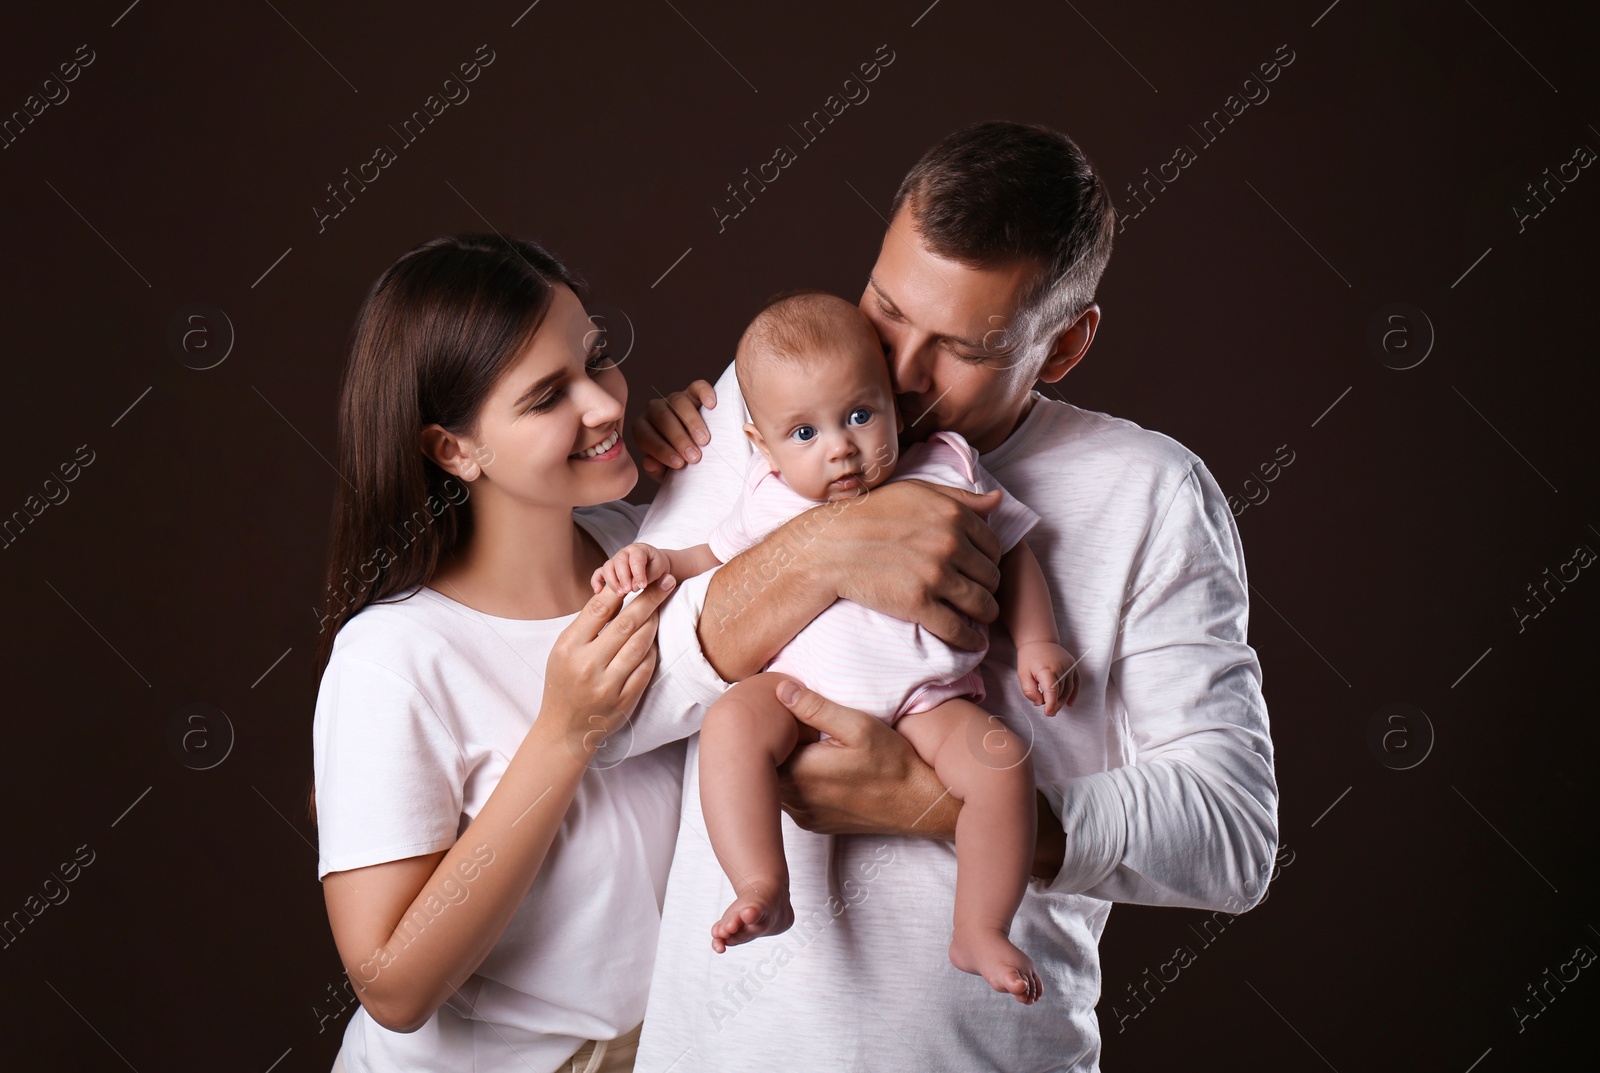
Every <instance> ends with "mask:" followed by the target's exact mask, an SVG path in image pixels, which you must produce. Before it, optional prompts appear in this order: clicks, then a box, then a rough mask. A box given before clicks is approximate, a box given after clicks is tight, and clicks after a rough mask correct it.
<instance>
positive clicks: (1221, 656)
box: [1040, 460, 1278, 913]
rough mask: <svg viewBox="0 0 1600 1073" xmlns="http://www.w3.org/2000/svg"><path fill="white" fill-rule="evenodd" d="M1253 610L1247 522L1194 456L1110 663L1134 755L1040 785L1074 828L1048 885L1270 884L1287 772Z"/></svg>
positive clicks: (1150, 900) (1141, 892)
mask: <svg viewBox="0 0 1600 1073" xmlns="http://www.w3.org/2000/svg"><path fill="white" fill-rule="evenodd" d="M1248 620H1249V589H1248V582H1247V580H1246V576H1245V565H1244V553H1243V549H1242V546H1241V542H1240V539H1239V532H1238V528H1237V526H1236V525H1235V523H1234V520H1233V514H1232V512H1231V511H1230V510H1229V509H1228V506H1227V503H1226V501H1225V499H1224V497H1223V495H1222V492H1221V490H1220V489H1219V488H1218V487H1217V483H1216V481H1215V479H1214V478H1213V477H1212V476H1211V473H1210V472H1209V471H1208V470H1207V469H1206V467H1205V465H1204V464H1203V463H1202V462H1200V461H1199V460H1195V461H1194V463H1193V465H1192V466H1191V468H1190V470H1189V473H1188V474H1187V476H1186V477H1185V478H1184V479H1183V481H1182V482H1181V484H1180V485H1179V486H1178V489H1177V491H1176V494H1175V495H1174V497H1173V499H1172V501H1171V503H1170V504H1169V506H1168V507H1167V509H1166V511H1165V514H1164V516H1163V517H1162V518H1161V520H1160V521H1159V522H1158V523H1157V524H1156V526H1155V528H1154V530H1153V531H1152V533H1151V535H1150V537H1149V538H1148V540H1147V542H1146V545H1145V547H1144V549H1143V553H1142V554H1141V555H1140V556H1139V557H1138V558H1137V559H1136V561H1135V564H1134V567H1133V571H1132V576H1131V577H1130V579H1129V584H1128V590H1127V599H1126V603H1125V604H1124V606H1123V621H1122V629H1121V632H1120V634H1119V641H1118V645H1117V651H1116V653H1115V656H1114V658H1113V660H1112V664H1111V679H1112V683H1113V686H1114V688H1115V689H1116V690H1117V692H1118V694H1120V698H1121V701H1122V704H1123V705H1124V707H1125V708H1126V711H1127V717H1128V724H1129V727H1130V729H1131V732H1132V735H1133V739H1134V744H1135V748H1136V757H1135V760H1134V762H1133V763H1132V764H1128V765H1125V766H1123V767H1119V768H1115V769H1112V770H1110V771H1104V772H1098V773H1096V774H1093V775H1087V776H1083V777H1080V778H1077V779H1073V780H1070V781H1069V782H1067V783H1066V784H1065V785H1064V786H1045V785H1041V787H1040V789H1041V790H1042V791H1043V792H1044V793H1045V795H1046V797H1047V798H1048V799H1049V800H1050V803H1051V805H1052V806H1054V807H1055V809H1056V814H1057V815H1058V816H1060V817H1061V821H1062V828H1063V830H1064V831H1065V832H1066V836H1067V838H1066V860H1065V863H1064V864H1063V866H1062V869H1061V873H1060V874H1059V875H1058V876H1057V877H1056V879H1055V880H1054V881H1053V882H1052V883H1051V884H1049V886H1048V889H1049V890H1051V891H1055V892H1060V893H1081V894H1086V895H1089V896H1090V897H1094V898H1103V899H1105V900H1108V901H1119V902H1137V903H1141V904H1146V905H1176V906H1189V907H1194V908H1201V909H1220V910H1222V911H1224V912H1230V913H1239V912H1243V911H1244V910H1246V909H1249V908H1251V907H1253V906H1254V905H1256V904H1257V903H1258V902H1259V901H1260V900H1261V898H1262V896H1263V895H1264V894H1265V893H1266V887H1267V878H1268V876H1269V875H1270V873H1271V870H1272V866H1273V858H1274V856H1275V855H1276V852H1277V843H1278V815H1277V812H1278V787H1277V781H1276V779H1275V777H1274V774H1273V757H1272V739H1271V737H1270V735H1269V732H1268V725H1267V709H1266V702H1265V700H1264V699H1263V697H1262V693H1261V665H1260V662H1259V661H1258V660H1257V658H1256V653H1255V651H1254V650H1253V649H1252V648H1251V647H1250V645H1249V644H1248V643H1247V642H1246V629H1247V626H1248Z"/></svg>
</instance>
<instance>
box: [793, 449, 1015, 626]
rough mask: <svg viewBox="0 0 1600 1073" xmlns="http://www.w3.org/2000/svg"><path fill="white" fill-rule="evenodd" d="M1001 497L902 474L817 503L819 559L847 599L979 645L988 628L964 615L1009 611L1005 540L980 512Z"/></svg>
mask: <svg viewBox="0 0 1600 1073" xmlns="http://www.w3.org/2000/svg"><path fill="white" fill-rule="evenodd" d="M999 502H1000V493H999V492H998V491H994V492H987V493H984V494H982V495H979V494H977V493H973V492H968V491H965V490H964V489H960V488H952V487H950V486H948V485H943V484H931V483H929V482H927V481H920V480H908V481H895V482H893V483H890V484H883V485H880V486H878V487H877V488H874V489H873V490H872V491H870V492H868V493H867V494H866V495H864V496H861V497H859V498H858V499H854V500H849V501H847V506H845V507H843V508H834V509H833V510H832V511H831V512H829V513H824V512H825V511H828V510H829V508H818V509H817V510H816V511H814V512H813V514H816V515H817V522H818V523H820V525H821V526H822V528H821V529H820V535H821V536H822V539H821V540H818V541H816V544H815V547H814V549H808V551H813V554H812V555H811V556H810V558H811V566H812V568H813V569H814V570H816V571H817V572H818V573H819V574H821V575H822V576H824V577H828V578H831V579H833V580H834V583H835V589H836V591H837V593H838V595H839V596H840V597H841V598H843V599H849V600H854V601H855V602H856V603H859V604H864V605H865V606H867V607H870V608H872V609H873V610H874V611H881V612H883V613H884V614H886V615H891V616H893V617H894V618H898V619H903V620H905V621H907V622H915V623H917V624H918V625H920V626H921V627H923V629H926V630H927V631H928V632H930V633H932V634H934V635H935V636H936V637H938V638H940V639H941V640H943V641H945V642H947V643H948V644H952V645H955V646H956V647H957V648H964V649H967V650H968V651H976V650H977V649H980V648H982V647H983V646H984V639H983V636H982V635H981V634H980V633H979V632H978V631H977V630H976V629H974V628H973V627H972V625H971V624H969V623H967V622H965V621H963V619H962V616H963V615H965V616H967V617H968V618H972V619H976V620H977V621H979V622H985V623H988V622H993V621H994V620H995V619H996V618H997V617H998V616H999V613H1000V605H999V604H997V603H996V602H995V599H994V591H995V589H996V588H997V587H998V586H999V584H1000V567H999V562H1000V556H1001V550H1000V541H999V538H998V537H996V536H995V534H994V530H993V529H991V528H990V527H989V525H988V523H986V522H985V521H984V520H983V518H982V517H980V515H983V514H987V513H988V512H989V511H991V510H993V509H994V508H995V506H996V505H998V504H999Z"/></svg>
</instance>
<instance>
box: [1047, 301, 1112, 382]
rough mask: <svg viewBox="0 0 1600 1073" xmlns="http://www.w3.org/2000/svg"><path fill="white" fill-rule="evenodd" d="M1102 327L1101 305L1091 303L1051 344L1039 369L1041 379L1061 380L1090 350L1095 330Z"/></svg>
mask: <svg viewBox="0 0 1600 1073" xmlns="http://www.w3.org/2000/svg"><path fill="white" fill-rule="evenodd" d="M1099 327H1100V307H1099V306H1098V305H1090V306H1089V308H1088V309H1085V310H1084V311H1083V312H1082V313H1079V314H1078V316H1077V319H1076V320H1074V321H1073V322H1072V323H1071V324H1069V325H1067V326H1066V327H1065V328H1063V329H1061V331H1060V332H1059V333H1057V335H1056V337H1055V341H1054V342H1053V343H1051V345H1050V354H1049V356H1048V357H1046V358H1045V359H1044V365H1043V366H1041V367H1040V369H1039V379H1040V380H1043V381H1044V382H1045V383H1047V384H1053V383H1055V382H1056V381H1057V380H1060V379H1061V378H1062V377H1063V376H1066V375H1067V373H1069V372H1071V371H1072V367H1073V366H1074V365H1076V364H1078V362H1079V361H1081V360H1082V359H1083V356H1084V355H1085V354H1087V353H1088V352H1089V344H1090V343H1092V342H1094V333H1095V330H1096V329H1098V328H1099Z"/></svg>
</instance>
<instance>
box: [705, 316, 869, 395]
mask: <svg viewBox="0 0 1600 1073" xmlns="http://www.w3.org/2000/svg"><path fill="white" fill-rule="evenodd" d="M852 343H854V344H864V345H865V346H867V348H868V349H870V350H873V351H877V350H878V349H879V343H878V333H877V331H876V330H874V328H873V327H872V322H871V321H869V320H867V317H866V314H864V313H862V312H861V309H860V307H859V306H857V305H856V304H855V303H854V302H849V301H846V300H845V299H843V298H840V297H839V296H838V295H836V294H829V293H828V292H827V291H819V290H809V289H807V290H795V291H784V292H783V293H781V294H775V295H773V296H772V297H771V298H768V299H767V303H766V305H764V306H762V307H761V310H760V312H758V313H757V314H756V315H755V317H754V318H753V319H752V320H751V321H750V325H749V327H747V328H745V330H744V335H742V336H740V337H739V349H738V351H737V352H736V353H735V355H734V375H736V376H737V377H738V378H739V390H740V391H741V392H743V393H744V397H745V399H746V400H748V399H749V398H750V375H751V374H752V373H753V372H754V371H755V370H756V369H757V368H759V367H760V366H761V365H763V364H765V363H766V362H769V361H774V360H776V361H786V362H790V363H792V364H797V365H804V364H805V363H807V362H808V361H809V360H810V359H811V358H813V357H815V356H816V355H817V353H818V352H820V351H827V350H836V349H838V348H839V347H840V346H848V345H851V344H852Z"/></svg>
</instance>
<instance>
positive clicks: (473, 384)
mask: <svg viewBox="0 0 1600 1073" xmlns="http://www.w3.org/2000/svg"><path fill="white" fill-rule="evenodd" d="M583 296H584V287H583V284H582V283H581V281H580V280H579V279H578V278H577V277H576V276H575V275H574V274H573V273H571V272H570V271H569V270H568V269H567V268H566V267H565V266H563V265H562V264H561V263H560V262H559V261H557V260H556V259H555V258H554V257H552V256H551V255H550V254H549V253H547V252H546V251H544V250H543V249H541V248H540V247H538V246H537V245H534V244H533V243H530V242H519V241H514V240H506V239H502V238H499V237H497V236H462V237H459V238H442V239H436V240H434V241H431V242H427V243H424V244H423V245H421V246H419V247H417V248H416V249H414V250H412V251H411V252H409V253H407V254H406V255H405V256H403V257H401V258H400V259H399V260H398V261H397V262H395V264H394V265H392V266H391V267H390V268H389V269H388V270H387V271H385V272H384V274H383V275H382V277H380V278H379V280H378V281H377V283H376V284H374V285H373V288H372V290H371V291H370V292H369V294H368V295H367V298H366V300H365V302H364V303H363V305H362V308H361V312H360V315H359V317H358V319H357V322H356V329H355V334H354V341H353V345H352V350H351V355H350V362H349V366H348V368H347V370H346V374H345V381H344V386H343V391H342V397H341V400H340V414H339V440H340V445H339V458H340V471H341V473H342V474H343V476H344V480H343V481H342V482H341V483H340V485H339V487H338V504H337V507H336V510H335V514H334V533H333V549H332V555H331V559H330V563H329V568H328V578H329V586H328V595H327V609H326V611H327V613H326V614H325V616H324V619H323V622H324V639H323V651H322V652H321V653H320V657H319V666H322V667H324V668H325V669H324V670H323V671H322V678H321V686H320V690H319V693H318V698H317V708H316V717H315V726H314V739H315V767H316V782H315V795H316V796H315V803H316V806H317V813H318V833H319V836H320V842H321V845H320V850H319V852H320V859H319V861H318V877H319V878H320V879H321V880H322V884H323V893H324V897H325V899H326V902H327V907H328V920H329V923H330V924H331V925H332V930H333V936H334V941H335V943H336V945H337V947H338V950H339V956H340V958H341V960H342V961H343V962H344V966H345V969H346V971H347V973H348V974H349V977H350V980H351V983H352V984H353V986H354V988H355V989H356V994H357V996H358V997H359V998H360V1000H361V1009H359V1010H357V1011H356V1013H355V1014H354V1016H353V1018H352V1020H351V1022H350V1025H349V1027H348V1029H347V1030H346V1032H345V1037H344V1046H343V1048H342V1050H341V1051H340V1054H339V1059H338V1060H337V1061H336V1063H335V1066H334V1069H335V1070H336V1071H337V1070H340V1069H347V1070H349V1071H350V1073H362V1071H366V1070H400V1069H404V1070H452V1071H456V1070H466V1069H471V1070H477V1071H480V1073H482V1071H498V1070H508V1071H509V1070H517V1071H518V1073H527V1071H529V1070H533V1071H536V1073H546V1071H550V1070H555V1069H558V1068H560V1069H567V1068H577V1069H580V1070H582V1069H589V1070H591V1071H593V1070H627V1069H631V1067H632V1054H633V1048H634V1045H635V1042H636V1040H637V1035H638V1026H639V1024H640V1021H641V1020H642V1018H643V1015H644V1002H645V995H646V991H647V988H648V984H649V979H650V968H651V964H652V961H653V958H654V953H655V945H656V931H657V927H658V924H659V921H660V904H661V896H662V893H663V889H664V887H665V883H666V875H667V867H668V864H669V862H670V859H671V854H672V845H673V839H674V837H675V834H676V830H677V822H676V810H675V807H674V806H675V805H676V803H677V800H678V794H679V783H680V779H681V774H682V760H683V756H682V750H681V747H678V748H663V749H656V750H654V751H652V752H647V753H643V754H640V755H629V756H626V757H624V758H622V759H620V760H614V758H611V757H610V756H609V755H608V757H607V759H606V761H605V762H604V763H591V761H592V760H593V758H594V757H595V754H596V751H597V750H598V749H599V748H600V746H601V743H602V742H603V741H604V740H605V739H606V737H607V735H609V734H610V733H611V732H612V731H614V730H616V729H618V727H620V726H622V725H623V724H624V723H625V722H626V720H627V719H628V716H629V715H630V713H631V712H632V710H633V707H634V705H635V703H636V702H637V700H638V698H639V694H640V692H641V691H642V690H643V689H644V686H645V684H646V683H647V682H648V681H649V680H650V676H651V673H652V671H653V670H654V667H655V646H654V639H655V627H656V615H655V612H656V608H657V606H658V605H659V604H660V603H661V601H662V600H663V599H664V598H665V596H666V594H667V592H668V591H670V590H671V588H672V587H673V579H672V578H671V577H666V578H663V579H662V580H661V582H660V583H659V584H658V585H655V586H651V587H650V588H649V589H647V590H646V591H644V592H642V593H640V594H639V595H638V596H637V597H636V598H635V599H634V600H633V602H632V603H631V604H629V606H627V607H626V608H622V607H621V599H620V598H619V597H615V596H613V595H611V594H610V593H609V591H607V592H604V593H601V594H598V595H595V594H594V593H593V591H592V589H591V586H590V581H589V579H590V576H591V574H592V573H593V572H594V571H595V570H596V569H597V568H598V567H599V566H600V565H601V564H603V563H604V562H605V561H606V559H607V558H608V557H609V556H610V555H611V554H612V553H614V552H615V551H617V550H618V549H619V548H621V547H622V546H624V545H625V544H627V543H628V542H630V541H631V540H633V538H634V534H635V532H636V530H637V528H638V521H639V517H640V514H641V513H642V509H641V508H636V507H632V506H630V505H629V504H626V503H622V502H618V501H619V500H620V499H621V497H622V496H624V495H626V494H627V493H628V492H629V491H630V490H631V489H632V487H633V485H634V482H635V481H636V480H637V479H638V472H637V470H636V468H635V466H634V463H633V460H632V459H631V458H630V457H629V455H628V453H627V449H626V448H625V447H624V446H623V444H622V441H621V431H622V424H621V423H622V419H623V411H624V406H625V403H626V401H627V385H626V383H625V382H624V380H623V377H622V373H621V371H620V370H619V369H618V368H617V366H616V365H615V363H613V362H612V361H610V360H609V356H608V355H607V354H605V353H604V352H603V351H602V350H601V349H600V348H599V347H598V346H596V345H595V344H596V343H597V342H598V340H597V333H596V332H595V331H594V328H593V325H592V323H591V322H590V320H589V318H588V316H587V315H586V314H585V312H584V307H583V302H582V298H583ZM619 608H620V610H619ZM688 729H692V728H688ZM688 729H686V730H684V731H683V732H682V733H687V732H688ZM671 736H681V734H675V735H671ZM623 737H624V738H625V737H626V735H623ZM612 751H613V750H607V753H608V754H610V753H611V752H612ZM630 752H633V753H637V750H630Z"/></svg>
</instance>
